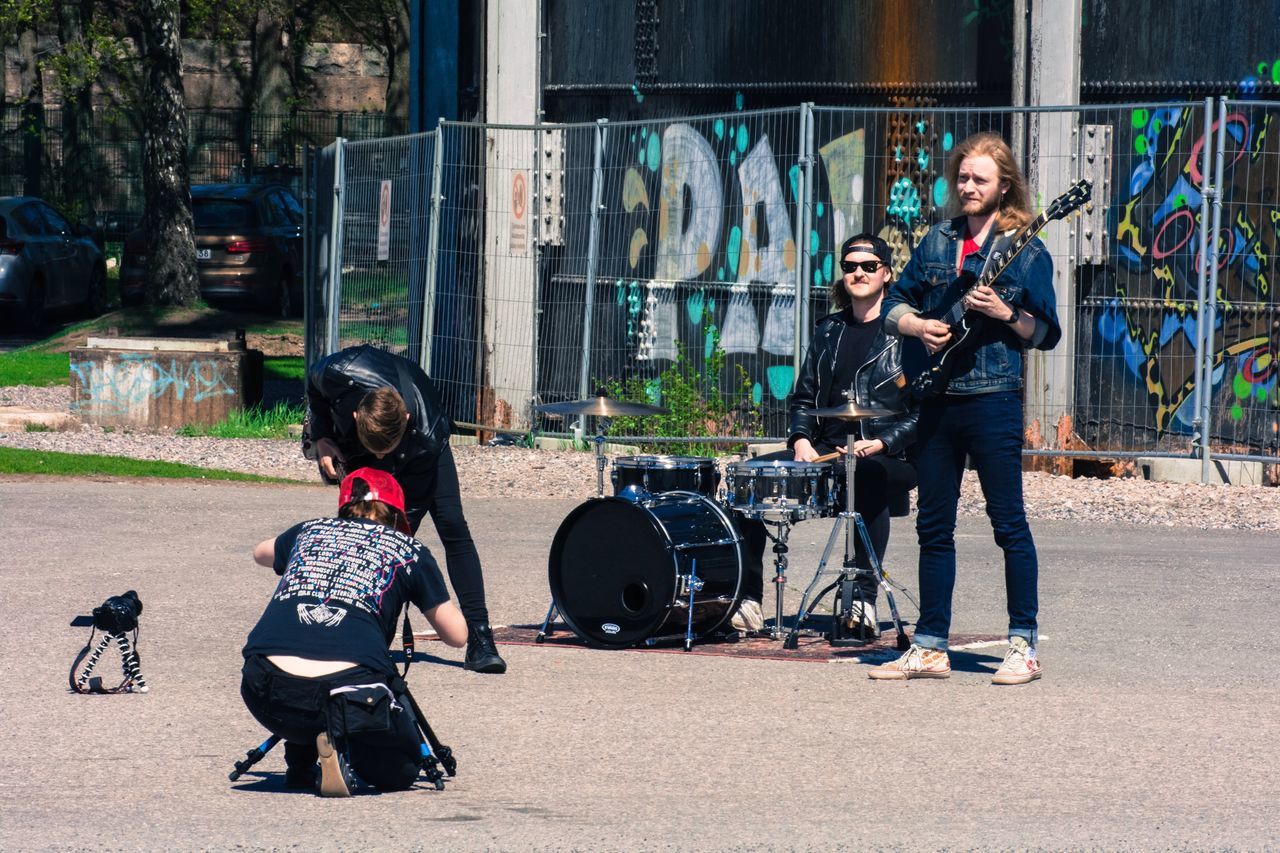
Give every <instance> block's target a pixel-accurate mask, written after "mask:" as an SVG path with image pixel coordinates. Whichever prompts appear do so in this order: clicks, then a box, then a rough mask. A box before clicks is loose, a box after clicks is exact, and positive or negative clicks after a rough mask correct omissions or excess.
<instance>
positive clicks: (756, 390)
mask: <svg viewBox="0 0 1280 853" xmlns="http://www.w3.org/2000/svg"><path fill="white" fill-rule="evenodd" d="M763 399H764V388H763V387H762V386H761V385H760V383H759V382H756V383H755V384H753V385H752V386H751V403H752V405H755V406H758V405H760V401H761V400H763Z"/></svg>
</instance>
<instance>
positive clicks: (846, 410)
mask: <svg viewBox="0 0 1280 853" xmlns="http://www.w3.org/2000/svg"><path fill="white" fill-rule="evenodd" d="M807 413H808V414H810V415H815V416H817V417H819V418H839V419H840V420H845V421H861V420H865V419H867V418H885V417H888V416H889V415H893V414H896V412H894V411H893V410H892V409H878V408H875V407H872V406H859V405H858V404H857V403H854V402H852V401H850V402H848V403H845V404H844V405H843V406H831V407H829V408H826V409H808V410H807Z"/></svg>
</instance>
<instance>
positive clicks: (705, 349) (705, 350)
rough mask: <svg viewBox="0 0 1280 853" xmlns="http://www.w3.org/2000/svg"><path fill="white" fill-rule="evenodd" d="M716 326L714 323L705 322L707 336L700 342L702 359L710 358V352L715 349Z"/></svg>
mask: <svg viewBox="0 0 1280 853" xmlns="http://www.w3.org/2000/svg"><path fill="white" fill-rule="evenodd" d="M716 337H717V335H716V327H715V324H714V323H708V324H707V338H706V340H704V341H703V342H702V357H703V359H709V358H711V354H712V353H713V352H715V351H716Z"/></svg>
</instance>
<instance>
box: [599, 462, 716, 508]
mask: <svg viewBox="0 0 1280 853" xmlns="http://www.w3.org/2000/svg"><path fill="white" fill-rule="evenodd" d="M610 478H611V479H612V480H613V493H614V494H615V495H617V496H618V497H624V498H640V499H643V498H646V497H649V496H651V495H656V494H661V493H662V492H697V493H698V494H700V495H706V496H707V497H709V498H713V497H715V495H716V491H717V490H718V489H719V488H720V469H719V468H717V467H716V462H715V460H714V459H711V458H710V457H707V456H620V457H618V458H617V459H615V460H614V462H613V471H612V472H611V473H610Z"/></svg>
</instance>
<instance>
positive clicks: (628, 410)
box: [533, 394, 669, 418]
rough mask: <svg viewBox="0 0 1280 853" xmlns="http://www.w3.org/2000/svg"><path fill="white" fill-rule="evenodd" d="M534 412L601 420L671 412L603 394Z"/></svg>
mask: <svg viewBox="0 0 1280 853" xmlns="http://www.w3.org/2000/svg"><path fill="white" fill-rule="evenodd" d="M533 410H534V411H535V412H540V413H542V414H544V415H595V416H596V417H601V418H618V417H636V416H644V415H665V414H667V412H668V411H669V410H668V409H664V408H662V407H661V406H651V405H649V404H648V403H632V402H630V401H628V400H614V399H613V398H611V397H606V396H604V395H603V394H602V395H600V396H599V397H588V398H586V399H585V400H568V401H566V402H563V403H544V404H543V405H541V406H534V407H533Z"/></svg>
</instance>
